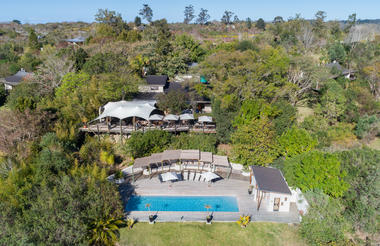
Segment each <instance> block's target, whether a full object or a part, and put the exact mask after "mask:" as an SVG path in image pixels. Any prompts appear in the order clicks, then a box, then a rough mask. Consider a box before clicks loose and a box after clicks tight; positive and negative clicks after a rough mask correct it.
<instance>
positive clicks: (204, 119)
mask: <svg viewBox="0 0 380 246" xmlns="http://www.w3.org/2000/svg"><path fill="white" fill-rule="evenodd" d="M198 122H201V123H203V122H212V117H211V116H206V115H203V116H200V117H198Z"/></svg>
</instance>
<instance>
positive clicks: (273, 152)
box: [231, 116, 278, 166]
mask: <svg viewBox="0 0 380 246" xmlns="http://www.w3.org/2000/svg"><path fill="white" fill-rule="evenodd" d="M275 135H276V133H275V131H274V129H273V126H272V124H271V122H270V121H269V119H268V118H267V117H265V116H264V117H261V118H260V119H252V120H251V121H250V122H249V123H247V124H243V125H240V126H239V127H238V129H237V130H236V132H234V133H233V135H232V137H231V138H232V152H233V156H234V158H235V159H236V160H237V161H239V162H240V163H242V164H244V165H249V164H253V165H260V166H266V165H268V164H270V163H272V162H273V160H275V158H276V157H277V156H278V150H277V147H276V138H275Z"/></svg>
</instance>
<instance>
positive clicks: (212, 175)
mask: <svg viewBox="0 0 380 246" xmlns="http://www.w3.org/2000/svg"><path fill="white" fill-rule="evenodd" d="M202 177H203V178H205V179H206V181H211V180H213V179H216V178H219V175H218V174H216V173H213V172H207V173H202Z"/></svg>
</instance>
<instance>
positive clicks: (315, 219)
mask: <svg viewBox="0 0 380 246" xmlns="http://www.w3.org/2000/svg"><path fill="white" fill-rule="evenodd" d="M305 197H306V199H307V201H308V202H309V208H308V212H307V214H306V215H305V216H303V217H302V221H301V226H300V233H301V235H302V236H303V237H304V238H305V239H306V241H307V242H308V243H309V244H311V245H318V246H319V245H336V243H343V242H344V241H345V238H344V234H345V232H346V229H347V223H346V221H345V220H344V217H343V216H342V211H343V206H342V205H341V204H340V203H339V201H338V200H337V199H332V198H330V197H329V196H327V195H325V194H323V193H322V192H321V191H318V190H317V191H315V192H308V193H306V194H305ZM342 245H344V244H342Z"/></svg>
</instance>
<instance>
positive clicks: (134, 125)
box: [132, 116, 136, 131]
mask: <svg viewBox="0 0 380 246" xmlns="http://www.w3.org/2000/svg"><path fill="white" fill-rule="evenodd" d="M132 124H133V128H132V129H134V130H135V131H136V117H135V116H133V120H132Z"/></svg>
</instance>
